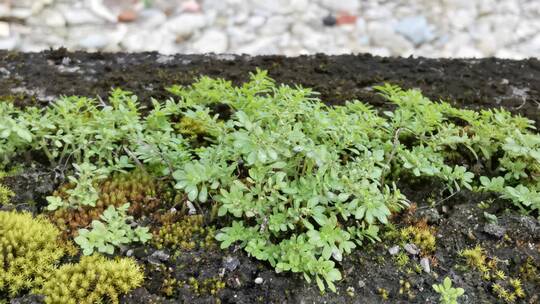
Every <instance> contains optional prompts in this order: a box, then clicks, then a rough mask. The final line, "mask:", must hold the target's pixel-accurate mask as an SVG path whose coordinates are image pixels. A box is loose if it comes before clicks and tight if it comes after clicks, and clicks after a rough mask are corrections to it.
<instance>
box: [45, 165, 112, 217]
mask: <svg viewBox="0 0 540 304" xmlns="http://www.w3.org/2000/svg"><path fill="white" fill-rule="evenodd" d="M73 167H74V168H75V170H77V177H74V176H69V180H70V182H71V183H72V184H73V185H74V187H73V189H68V190H66V193H67V194H68V195H69V198H68V200H67V202H64V201H63V200H62V199H61V198H59V197H55V196H48V197H47V202H48V203H49V205H48V206H47V209H48V210H51V211H52V210H56V209H58V208H63V207H71V208H77V207H79V206H92V207H95V206H96V202H97V200H98V198H99V194H98V192H97V190H96V188H95V187H94V183H96V182H97V181H99V180H102V179H104V178H106V177H107V174H108V171H109V170H107V169H106V168H99V169H98V168H97V167H96V166H94V165H92V164H90V163H82V164H80V165H77V164H73Z"/></svg>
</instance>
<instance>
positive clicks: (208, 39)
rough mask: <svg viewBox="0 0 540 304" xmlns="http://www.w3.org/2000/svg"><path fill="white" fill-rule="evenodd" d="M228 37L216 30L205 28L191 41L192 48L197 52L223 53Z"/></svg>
mask: <svg viewBox="0 0 540 304" xmlns="http://www.w3.org/2000/svg"><path fill="white" fill-rule="evenodd" d="M227 45H228V37H227V35H226V34H225V33H223V32H221V31H218V30H207V31H206V32H204V33H203V35H202V36H201V37H200V38H199V39H198V40H197V41H195V42H194V43H193V49H194V50H195V51H197V52H199V53H212V52H213V53H223V52H225V51H226V50H227Z"/></svg>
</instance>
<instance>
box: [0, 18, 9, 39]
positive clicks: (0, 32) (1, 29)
mask: <svg viewBox="0 0 540 304" xmlns="http://www.w3.org/2000/svg"><path fill="white" fill-rule="evenodd" d="M9 33H10V30H9V23H7V22H3V21H0V37H8V36H9Z"/></svg>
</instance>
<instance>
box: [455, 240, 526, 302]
mask: <svg viewBox="0 0 540 304" xmlns="http://www.w3.org/2000/svg"><path fill="white" fill-rule="evenodd" d="M460 256H461V257H462V258H464V259H465V262H466V264H467V266H468V267H469V268H471V269H474V270H477V271H479V272H480V273H481V274H482V279H483V280H484V281H486V282H492V285H491V288H492V291H493V293H494V294H495V296H497V298H499V299H501V300H503V301H504V302H506V303H514V302H515V301H516V300H517V299H524V298H525V297H526V293H525V290H524V289H523V287H522V284H521V280H520V279H517V278H509V277H507V275H506V274H505V273H504V271H502V270H500V269H498V268H497V261H498V260H497V259H496V258H489V257H488V256H487V254H486V251H485V249H484V248H482V246H480V245H477V246H475V247H474V248H469V249H465V250H462V251H461V252H460Z"/></svg>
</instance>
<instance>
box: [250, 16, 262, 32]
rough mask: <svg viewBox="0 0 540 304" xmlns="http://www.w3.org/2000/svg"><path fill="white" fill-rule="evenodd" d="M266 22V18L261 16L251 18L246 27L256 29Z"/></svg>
mask: <svg viewBox="0 0 540 304" xmlns="http://www.w3.org/2000/svg"><path fill="white" fill-rule="evenodd" d="M265 22H266V18H265V17H263V16H253V17H251V18H249V19H248V20H247V25H248V26H249V27H250V28H251V29H256V28H258V27H260V26H262V25H263V24H264V23H265Z"/></svg>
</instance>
